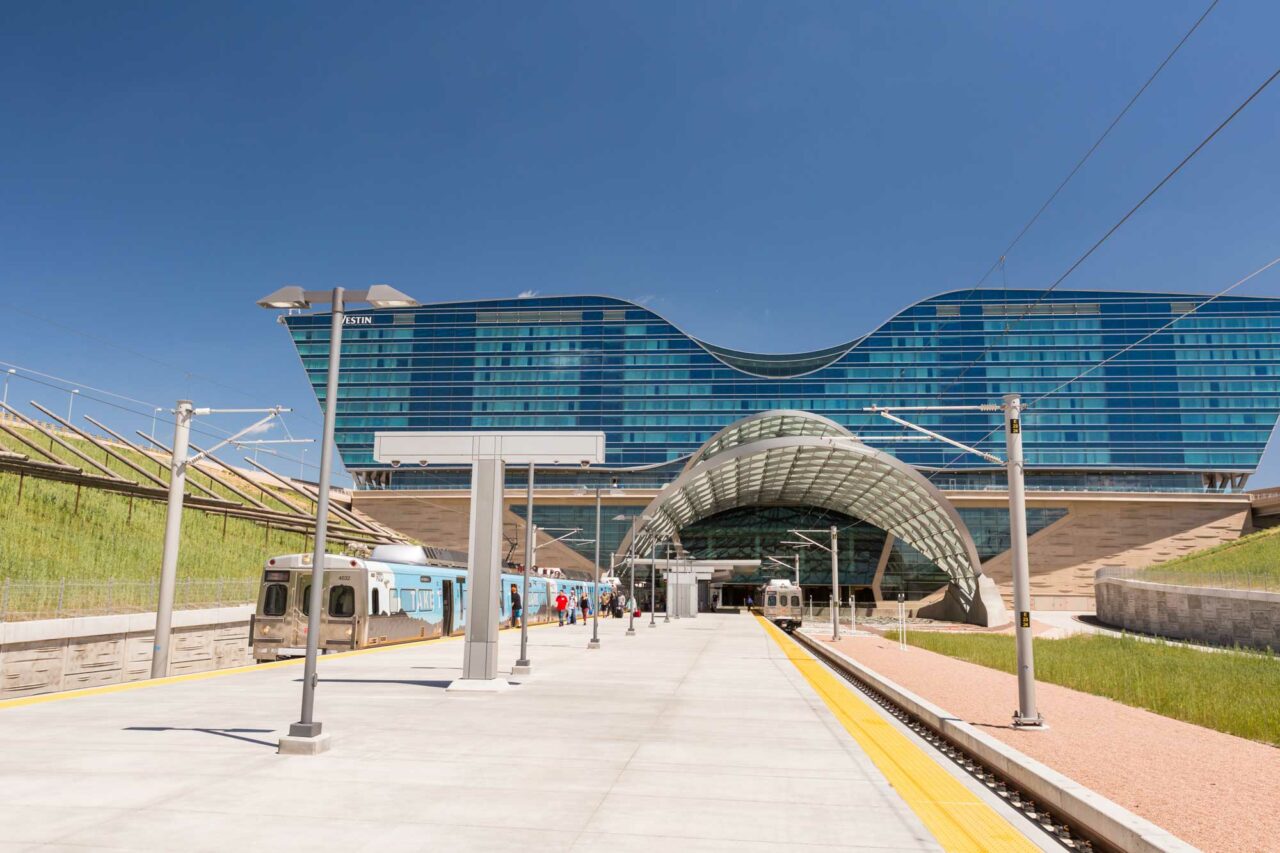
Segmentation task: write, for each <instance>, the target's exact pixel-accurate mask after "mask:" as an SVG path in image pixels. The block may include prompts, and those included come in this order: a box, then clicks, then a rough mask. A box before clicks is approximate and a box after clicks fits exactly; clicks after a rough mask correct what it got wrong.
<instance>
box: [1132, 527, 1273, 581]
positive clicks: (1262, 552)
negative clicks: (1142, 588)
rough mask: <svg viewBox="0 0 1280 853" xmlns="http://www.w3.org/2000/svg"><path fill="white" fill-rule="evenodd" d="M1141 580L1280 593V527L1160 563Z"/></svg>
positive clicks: (1147, 571)
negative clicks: (1277, 591) (1279, 590)
mask: <svg viewBox="0 0 1280 853" xmlns="http://www.w3.org/2000/svg"><path fill="white" fill-rule="evenodd" d="M1138 576H1139V577H1141V578H1142V579H1144V580H1151V581H1158V582H1159V581H1163V582H1167V583H1183V584H1194V585H1209V586H1228V587H1238V588H1244V589H1280V527H1273V528H1271V529H1269V530H1261V531H1258V532H1257V533H1251V534H1249V535H1248V536H1242V537H1240V538H1239V539H1237V540H1235V541H1234V542H1227V543H1224V544H1222V545H1215V546H1214V547H1212V548H1206V549H1204V550H1203V551H1197V552H1195V553H1194V554H1188V555H1187V556H1185V557H1178V558H1177V559H1174V560H1169V561H1168V562H1165V563H1157V564H1156V565H1154V566H1152V567H1150V568H1149V569H1144V570H1143V571H1141V572H1140V573H1139V574H1138Z"/></svg>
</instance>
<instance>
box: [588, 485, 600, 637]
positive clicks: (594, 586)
mask: <svg viewBox="0 0 1280 853" xmlns="http://www.w3.org/2000/svg"><path fill="white" fill-rule="evenodd" d="M592 568H593V569H595V579H594V580H593V581H592V582H591V639H590V640H588V641H587V648H589V649H598V648H600V487H599V486H596V555H595V560H594V565H593V566H592Z"/></svg>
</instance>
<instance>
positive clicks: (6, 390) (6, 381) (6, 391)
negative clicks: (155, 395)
mask: <svg viewBox="0 0 1280 853" xmlns="http://www.w3.org/2000/svg"><path fill="white" fill-rule="evenodd" d="M17 372H18V371H16V370H14V369H13V368H12V367H10V368H9V369H8V370H6V371H5V373H4V399H3V400H0V403H4V404H6V405H7V404H8V403H9V377H10V376H13V375H14V374H16V373H17ZM157 411H158V410H157ZM151 431H152V432H153V433H154V432H155V427H152V428H151Z"/></svg>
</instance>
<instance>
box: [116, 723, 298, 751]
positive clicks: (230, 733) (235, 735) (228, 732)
mask: <svg viewBox="0 0 1280 853" xmlns="http://www.w3.org/2000/svg"><path fill="white" fill-rule="evenodd" d="M124 731H126V732H204V733H205V734H207V735H218V736H219V737H229V738H231V739H233V740H242V741H245V742H246V743H256V744H261V745H262V746H269V747H271V748H272V749H275V748H276V746H277V745H278V744H276V743H275V742H274V741H267V740H259V739H258V738H254V737H245V736H244V735H245V734H271V733H273V732H274V731H275V730H274V729H204V728H198V727H197V728H183V727H181V726H125V727H124Z"/></svg>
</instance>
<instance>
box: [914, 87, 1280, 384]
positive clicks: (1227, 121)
mask: <svg viewBox="0 0 1280 853" xmlns="http://www.w3.org/2000/svg"><path fill="white" fill-rule="evenodd" d="M1276 77H1280V68H1277V69H1276V70H1275V71H1273V72H1272V73H1271V76H1270V77H1268V78H1267V79H1266V80H1264V81H1263V82H1262V85H1260V86H1258V88H1256V89H1254V90H1253V92H1252V93H1251V94H1250V95H1249V97H1247V98H1245V99H1244V100H1243V101H1242V102H1241V103H1240V105H1239V106H1237V107H1236V108H1235V109H1234V110H1232V111H1231V114H1230V115H1228V116H1227V117H1226V118H1224V119H1223V120H1222V121H1221V122H1219V123H1218V126H1217V127H1215V128H1214V129H1213V131H1212V132H1211V133H1210V134H1209V135H1208V136H1206V137H1205V138H1204V139H1202V140H1200V144H1199V145H1197V146H1196V147H1195V148H1193V149H1191V153H1189V154H1187V156H1185V157H1183V158H1182V159H1181V160H1180V161H1179V162H1178V165H1176V166H1174V167H1173V168H1172V169H1171V170H1170V171H1169V172H1168V173H1167V174H1166V175H1165V176H1164V177H1163V178H1161V179H1160V182H1159V183H1157V184H1156V185H1155V186H1154V187H1152V188H1151V189H1150V190H1148V191H1147V194H1146V195H1144V196H1143V197H1142V198H1141V199H1140V200H1139V201H1138V203H1137V204H1135V205H1133V207H1131V208H1129V210H1128V211H1127V212H1126V213H1125V214H1124V216H1122V217H1120V219H1119V220H1118V221H1117V222H1116V223H1115V224H1114V225H1112V226H1111V227H1110V228H1108V229H1107V231H1106V233H1104V234H1103V235H1102V236H1101V237H1099V238H1098V239H1097V240H1096V241H1094V243H1093V245H1092V246H1090V247H1089V248H1088V249H1087V250H1085V252H1084V254H1082V255H1081V256H1080V257H1078V258H1076V260H1075V261H1074V262H1073V263H1072V264H1071V266H1069V267H1067V270H1066V272H1064V273H1063V274H1062V275H1060V276H1058V277H1057V279H1055V280H1054V282H1053V283H1052V284H1051V285H1049V287H1047V288H1046V289H1045V290H1044V292H1043V293H1041V294H1040V296H1039V297H1038V298H1037V299H1036V301H1035V302H1033V303H1031V304H1030V305H1028V306H1026V309H1025V310H1024V311H1022V313H1020V314H1019V315H1018V316H1017V317H1015V318H1013V319H1012V320H1010V321H1008V322H1007V323H1005V325H1004V329H1002V330H1001V332H1000V334H1001V335H1002V336H1008V334H1009V331H1010V330H1011V329H1012V328H1013V327H1014V326H1015V325H1016V324H1018V323H1020V322H1022V321H1023V320H1025V319H1026V318H1027V316H1028V315H1029V314H1030V313H1031V312H1032V311H1034V310H1035V308H1036V306H1038V305H1040V304H1041V303H1042V302H1044V300H1045V299H1046V298H1047V297H1048V296H1049V294H1050V293H1052V292H1053V291H1054V290H1056V289H1057V288H1058V285H1060V284H1062V283H1063V282H1064V281H1066V280H1067V277H1068V276H1070V275H1071V274H1072V273H1073V272H1075V271H1076V270H1077V269H1079V267H1080V265H1081V264H1083V263H1084V262H1085V261H1086V260H1088V259H1089V257H1090V256H1091V255H1093V253H1094V252H1096V251H1097V250H1098V249H1099V248H1100V247H1101V246H1102V244H1103V243H1105V242H1107V240H1109V239H1110V238H1111V235H1112V234H1115V233H1116V232H1117V231H1119V230H1120V227H1121V226H1122V225H1124V224H1125V223H1126V222H1128V221H1129V219H1130V218H1131V217H1132V216H1133V215H1134V214H1135V213H1137V212H1138V211H1139V210H1140V209H1141V208H1142V206H1143V205H1145V204H1146V203H1147V202H1148V201H1150V200H1151V198H1152V197H1154V196H1155V194H1156V193H1158V192H1160V190H1161V189H1163V188H1164V185H1165V184H1167V183H1169V181H1170V180H1172V179H1173V176H1174V175H1176V174H1178V173H1179V172H1181V171H1182V169H1183V167H1184V166H1186V165H1187V164H1188V163H1190V162H1191V160H1192V159H1193V158H1194V157H1195V156H1196V155H1197V154H1199V153H1200V152H1201V151H1203V150H1204V148H1205V146H1206V145H1208V144H1209V143H1210V142H1212V141H1213V139H1214V137H1216V136H1217V135H1218V134H1219V133H1221V132H1222V131H1223V130H1224V129H1225V128H1226V127H1227V125H1229V124H1231V122H1232V121H1233V120H1235V118H1236V116H1238V115H1240V113H1241V112H1243V111H1244V108H1245V107H1247V106H1249V104H1251V103H1252V102H1253V100H1254V99H1255V98H1257V97H1258V96H1259V95H1261V94H1262V92H1263V91H1264V90H1265V89H1266V88H1267V87H1268V86H1270V85H1271V84H1272V82H1274V81H1275V79H1276ZM994 348H995V344H987V346H986V347H984V348H983V350H982V352H980V353H979V354H978V355H977V356H976V357H975V358H974V359H973V360H972V361H970V362H969V363H968V364H967V365H966V366H965V368H964V370H962V371H960V373H959V375H958V376H956V378H955V379H953V380H951V384H949V385H948V386H947V387H946V388H943V389H942V390H941V391H939V392H938V397H939V398H940V397H941V396H942V395H943V394H945V393H947V392H948V391H950V390H951V389H952V388H954V387H955V386H956V384H957V383H959V382H960V380H961V379H963V378H964V377H965V376H967V375H968V373H969V371H970V370H972V369H973V367H974V365H976V364H977V363H978V362H980V361H982V360H983V359H984V358H986V357H987V356H988V355H989V354H990V353H991V351H992V350H993V349H994Z"/></svg>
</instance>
